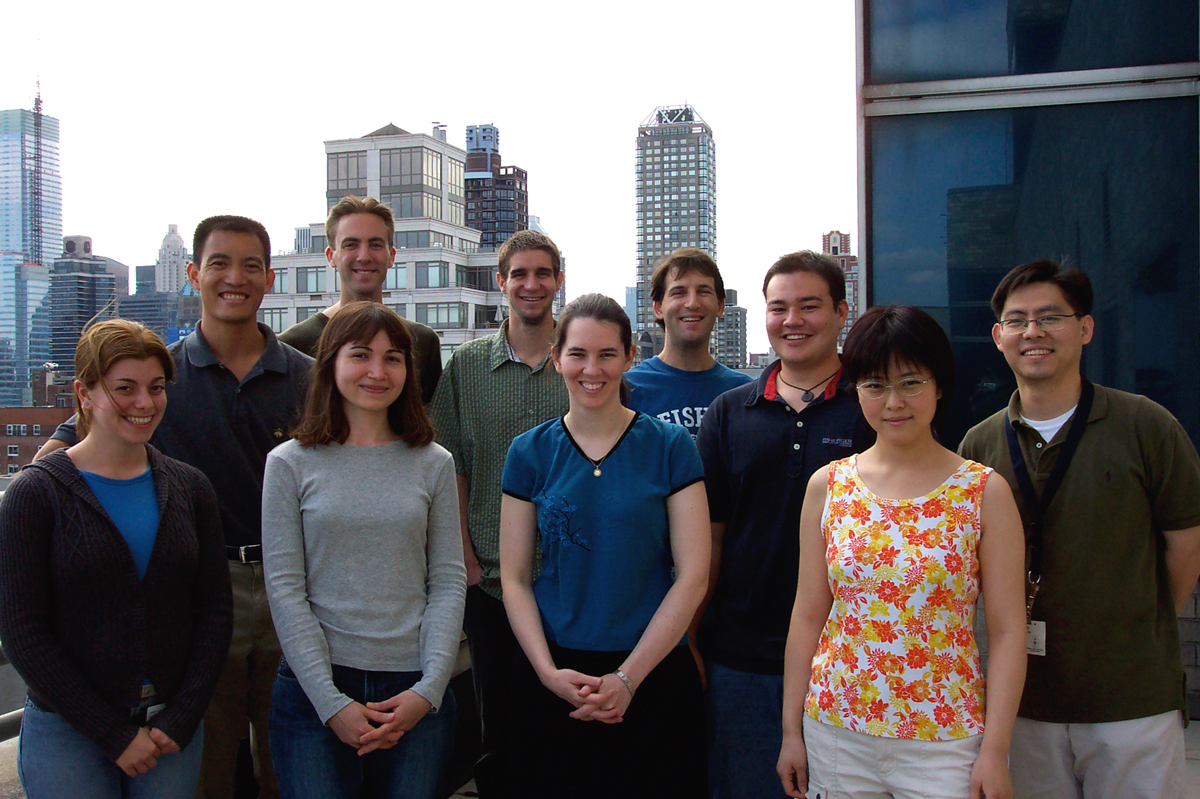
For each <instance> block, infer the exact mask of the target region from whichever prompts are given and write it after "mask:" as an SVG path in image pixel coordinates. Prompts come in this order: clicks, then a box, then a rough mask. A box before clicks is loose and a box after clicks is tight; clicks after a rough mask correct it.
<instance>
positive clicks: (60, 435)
mask: <svg viewBox="0 0 1200 799" xmlns="http://www.w3.org/2000/svg"><path fill="white" fill-rule="evenodd" d="M50 440H51V441H61V442H63V443H64V444H66V445H67V446H68V447H73V446H75V445H76V444H78V443H79V433H78V431H77V430H76V429H75V417H74V416H72V417H71V418H70V419H68V420H67V421H65V422H63V423H62V424H60V425H59V426H58V427H57V428H56V429H55V430H54V435H52V436H50Z"/></svg>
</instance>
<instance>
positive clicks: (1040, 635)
mask: <svg viewBox="0 0 1200 799" xmlns="http://www.w3.org/2000/svg"><path fill="white" fill-rule="evenodd" d="M1025 652H1026V653H1028V654H1030V655H1042V656H1045V654H1046V622H1044V621H1031V622H1028V623H1027V624H1026V625H1025Z"/></svg>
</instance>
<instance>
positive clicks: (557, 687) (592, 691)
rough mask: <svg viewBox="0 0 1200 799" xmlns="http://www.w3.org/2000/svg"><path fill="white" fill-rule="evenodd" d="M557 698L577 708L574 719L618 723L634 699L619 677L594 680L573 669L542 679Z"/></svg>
mask: <svg viewBox="0 0 1200 799" xmlns="http://www.w3.org/2000/svg"><path fill="white" fill-rule="evenodd" d="M542 683H543V684H544V685H545V686H546V687H547V688H549V689H550V690H551V691H552V692H553V693H554V695H555V696H558V697H560V698H562V699H565V700H566V701H568V702H570V703H571V704H572V705H574V706H575V709H574V710H573V711H571V718H573V719H578V720H579V721H603V722H604V723H605V724H618V723H620V721H621V719H622V718H623V717H624V715H625V711H626V710H628V709H629V703H630V701H631V700H632V699H633V697H632V696H631V695H630V693H629V689H628V688H627V687H626V686H625V684H624V683H623V682H621V679H620V678H619V677H617V675H615V674H605V675H604V676H603V677H592V676H589V675H587V674H582V673H580V672H578V671H574V670H572V669H557V670H555V671H553V672H551V673H550V675H549V676H548V677H547V678H545V679H543V680H542Z"/></svg>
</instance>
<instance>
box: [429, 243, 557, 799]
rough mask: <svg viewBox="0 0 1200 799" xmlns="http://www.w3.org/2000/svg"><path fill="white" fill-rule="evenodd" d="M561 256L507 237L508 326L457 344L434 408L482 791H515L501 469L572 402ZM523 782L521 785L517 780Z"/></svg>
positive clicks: (512, 650)
mask: <svg viewBox="0 0 1200 799" xmlns="http://www.w3.org/2000/svg"><path fill="white" fill-rule="evenodd" d="M562 280H563V273H562V259H561V256H560V255H559V252H558V248H557V247H556V246H555V245H554V242H552V241H551V240H550V239H549V238H548V237H547V236H545V235H544V234H541V233H537V232H535V231H530V230H524V231H521V232H519V233H517V234H515V235H514V236H513V237H512V238H510V239H509V240H508V241H506V242H505V243H504V245H503V246H502V247H501V248H500V253H499V273H498V274H497V275H496V282H497V283H498V284H499V285H500V290H501V291H503V292H504V295H505V297H507V299H508V306H509V310H510V315H509V318H508V319H506V320H505V321H504V323H503V324H502V325H501V327H500V332H499V333H496V334H495V335H493V336H488V337H487V338H482V339H476V340H475V341H470V342H467V343H466V344H463V345H462V346H461V347H459V348H458V349H456V350H455V351H454V352H453V353H452V354H451V355H450V360H449V361H448V362H447V363H446V366H445V368H444V369H443V371H442V377H441V380H440V381H438V387H437V391H436V392H435V394H434V397H433V403H432V404H431V405H430V408H429V413H430V417H431V418H432V420H433V424H434V429H435V431H436V434H437V441H438V443H439V444H441V445H442V446H444V447H445V448H446V449H448V450H450V453H451V454H452V455H454V468H455V471H456V472H457V474H458V498H459V508H460V515H461V517H462V527H463V554H464V556H465V558H466V564H467V584H468V585H469V586H470V587H469V588H468V589H467V612H466V618H465V619H464V626H465V627H466V631H467V642H468V644H469V645H470V648H471V666H472V671H473V674H474V679H475V697H476V701H477V703H478V705H479V712H480V716H481V721H482V724H483V745H482V757H481V758H480V760H479V764H478V765H477V766H476V769H475V784H476V786H477V787H478V788H479V795H480V796H481V797H482V799H495V797H503V796H515V795H517V793H518V792H517V791H509V790H506V788H505V786H504V785H503V784H502V777H503V774H504V768H503V766H502V764H501V757H502V755H501V751H500V750H501V747H502V746H503V744H504V742H505V739H506V737H507V736H506V735H505V731H506V725H505V718H504V716H505V713H504V710H505V708H504V707H503V704H502V703H503V696H504V694H505V691H506V689H507V684H508V671H509V664H510V663H511V662H512V659H513V658H514V657H515V656H516V655H517V653H518V652H519V651H520V648H519V645H518V644H517V640H516V637H515V636H513V633H512V628H511V627H509V624H508V616H507V615H506V614H505V612H504V605H503V603H502V602H501V597H500V476H501V474H502V473H503V471H504V458H505V456H506V455H507V454H508V446H509V444H511V443H512V440H513V439H514V438H516V437H517V436H518V435H520V434H521V433H523V432H525V431H526V430H528V429H530V428H531V427H534V426H536V425H538V424H541V423H542V422H544V421H546V420H547V419H553V418H555V417H556V416H562V415H564V414H565V413H566V412H567V390H566V387H565V386H564V385H563V381H562V377H561V376H560V375H559V374H558V372H557V371H556V370H555V369H554V365H553V364H552V363H551V362H550V343H551V341H552V339H553V337H554V316H553V314H552V313H551V310H552V306H553V303H554V296H555V294H556V293H557V292H558V289H559V287H561V286H562ZM514 787H516V786H514Z"/></svg>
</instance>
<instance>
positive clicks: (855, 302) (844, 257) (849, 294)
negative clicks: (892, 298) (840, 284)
mask: <svg viewBox="0 0 1200 799" xmlns="http://www.w3.org/2000/svg"><path fill="white" fill-rule="evenodd" d="M821 252H823V253H825V254H826V255H829V256H832V257H833V260H835V261H837V262H838V266H840V267H841V268H842V271H843V272H845V273H846V304H847V305H848V306H850V313H849V314H847V315H846V324H845V325H843V326H842V331H841V332H840V333H838V346H839V347H840V346H841V345H843V344H845V343H846V334H847V333H849V332H850V328H852V327H854V323H855V322H857V321H858V316H859V314H861V313H862V311H863V308H862V307H860V306H859V298H860V297H862V296H863V293H862V285H861V281H862V277H861V274H860V273H859V271H858V256H857V255H851V254H850V234H849V233H842V232H841V231H838V230H831V231H830V232H828V233H825V234H823V235H822V236H821Z"/></svg>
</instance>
